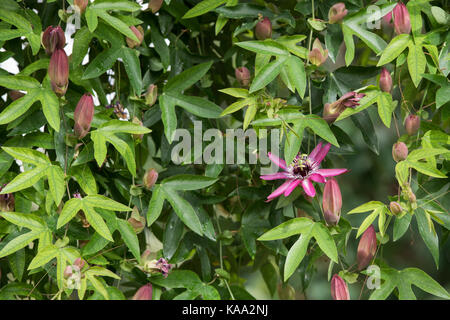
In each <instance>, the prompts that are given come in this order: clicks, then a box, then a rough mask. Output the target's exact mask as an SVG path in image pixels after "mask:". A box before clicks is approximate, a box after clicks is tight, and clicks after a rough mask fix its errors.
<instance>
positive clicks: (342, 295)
mask: <svg viewBox="0 0 450 320" xmlns="http://www.w3.org/2000/svg"><path fill="white" fill-rule="evenodd" d="M331 297H332V298H333V300H350V293H349V292H348V286H347V283H346V282H345V281H344V280H343V279H342V278H341V277H339V276H338V275H337V274H335V275H334V276H333V278H332V279H331Z"/></svg>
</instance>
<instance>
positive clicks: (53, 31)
mask: <svg viewBox="0 0 450 320" xmlns="http://www.w3.org/2000/svg"><path fill="white" fill-rule="evenodd" d="M65 44H66V36H65V35H64V31H63V29H61V27H60V26H57V27H52V26H49V27H48V28H47V29H45V31H44V33H43V34H42V45H43V46H44V48H45V52H46V53H47V54H48V55H51V54H52V53H53V52H54V51H55V50H56V49H63V48H64V45H65Z"/></svg>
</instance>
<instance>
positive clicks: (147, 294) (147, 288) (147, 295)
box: [133, 283, 153, 300]
mask: <svg viewBox="0 0 450 320" xmlns="http://www.w3.org/2000/svg"><path fill="white" fill-rule="evenodd" d="M152 295H153V287H152V284H151V283H147V284H145V285H143V286H142V287H140V288H139V290H138V291H136V293H135V294H134V296H133V300H152Z"/></svg>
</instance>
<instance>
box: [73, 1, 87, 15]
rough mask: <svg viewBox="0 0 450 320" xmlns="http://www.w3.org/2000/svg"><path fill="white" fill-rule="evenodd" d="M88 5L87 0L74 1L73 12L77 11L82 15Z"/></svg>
mask: <svg viewBox="0 0 450 320" xmlns="http://www.w3.org/2000/svg"><path fill="white" fill-rule="evenodd" d="M88 3H89V0H74V1H73V5H74V6H75V10H77V11H78V12H79V13H80V14H83V12H84V11H85V10H86V7H87V5H88ZM77 8H78V9H77Z"/></svg>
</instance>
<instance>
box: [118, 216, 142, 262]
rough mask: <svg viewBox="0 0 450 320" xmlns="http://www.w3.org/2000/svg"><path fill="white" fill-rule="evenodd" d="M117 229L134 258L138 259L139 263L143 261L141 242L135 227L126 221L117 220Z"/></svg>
mask: <svg viewBox="0 0 450 320" xmlns="http://www.w3.org/2000/svg"><path fill="white" fill-rule="evenodd" d="M117 229H118V230H119V232H120V235H121V236H122V239H123V241H124V242H125V244H126V245H127V247H128V248H129V249H130V251H131V253H132V254H133V256H134V257H135V258H136V260H137V261H138V263H140V261H141V253H140V250H139V240H138V238H137V235H136V232H134V230H133V227H131V225H130V223H129V222H128V221H126V220H122V219H117Z"/></svg>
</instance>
